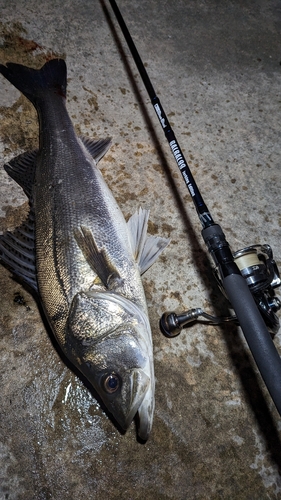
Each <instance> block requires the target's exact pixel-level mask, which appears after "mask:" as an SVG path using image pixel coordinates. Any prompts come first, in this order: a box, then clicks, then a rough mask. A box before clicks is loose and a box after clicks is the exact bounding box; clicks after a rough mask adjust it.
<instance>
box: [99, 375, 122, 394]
mask: <svg viewBox="0 0 281 500" xmlns="http://www.w3.org/2000/svg"><path fill="white" fill-rule="evenodd" d="M120 385H121V381H120V377H119V376H118V375H116V373H110V374H109V375H106V376H105V377H104V379H103V388H104V390H105V392H107V393H108V394H113V393H114V392H116V391H117V390H118V389H119V387H120Z"/></svg>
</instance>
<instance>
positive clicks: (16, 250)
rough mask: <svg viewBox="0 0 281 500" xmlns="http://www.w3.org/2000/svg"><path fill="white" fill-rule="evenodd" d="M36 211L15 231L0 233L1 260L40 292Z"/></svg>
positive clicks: (22, 279)
mask: <svg viewBox="0 0 281 500" xmlns="http://www.w3.org/2000/svg"><path fill="white" fill-rule="evenodd" d="M34 226H35V225H34V211H33V209H32V208H31V209H30V212H29V215H28V218H27V219H26V221H25V222H23V224H22V225H21V226H20V227H18V228H16V229H15V230H14V231H13V232H10V231H7V232H6V233H4V234H2V235H0V260H1V262H2V263H3V264H4V265H5V267H7V268H8V269H9V270H10V271H12V273H13V274H14V275H15V276H17V277H18V278H20V280H21V281H23V282H24V283H26V284H27V285H28V286H30V287H31V288H32V289H33V290H34V291H35V292H37V293H38V286H37V278H36V262H35V230H34Z"/></svg>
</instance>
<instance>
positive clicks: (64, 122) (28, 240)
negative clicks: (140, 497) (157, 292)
mask: <svg viewBox="0 0 281 500" xmlns="http://www.w3.org/2000/svg"><path fill="white" fill-rule="evenodd" d="M0 73H2V75H3V76H4V77H5V78H7V79H8V80H9V81H10V82H11V83H12V84H13V85H14V86H15V87H16V88H17V89H18V90H20V91H21V92H22V93H23V94H24V95H25V96H26V97H27V98H28V99H29V100H30V101H31V102H32V103H33V105H34V106H35V108H36V110H37V113H38V118H39V149H38V150H37V151H33V152H31V153H30V152H28V153H24V154H22V155H20V156H18V157H17V158H15V159H13V160H11V161H10V162H9V163H8V164H6V165H5V166H4V168H5V170H6V171H7V173H8V174H9V175H10V176H11V177H12V178H13V179H14V180H15V181H16V182H17V183H18V184H19V185H20V186H21V187H22V188H23V190H24V192H25V194H26V195H27V197H28V198H29V204H30V213H29V217H28V219H27V220H26V221H25V222H24V223H23V224H22V225H21V226H20V227H19V228H17V229H16V230H15V231H13V232H6V233H5V234H4V235H2V236H0V259H1V262H2V263H3V264H4V265H6V266H7V267H8V268H9V269H10V270H11V271H12V272H13V273H14V275H15V276H16V277H18V278H19V279H21V280H22V281H23V282H24V283H26V284H27V285H29V287H31V288H32V289H33V290H34V291H35V292H36V293H37V294H38V298H39V300H40V302H41V303H42V306H43V310H44V313H45V315H46V318H47V320H48V322H49V324H50V326H51V328H52V331H53V333H54V335H55V337H56V339H57V341H58V343H59V345H60V346H61V348H62V350H63V352H64V353H65V354H66V356H67V357H68V358H69V359H70V361H71V362H72V363H73V364H74V365H75V366H76V367H77V368H78V369H79V370H80V371H81V372H82V374H83V375H84V376H85V377H86V378H87V380H88V381H89V382H90V384H91V386H92V387H93V388H94V389H95V391H96V392H97V393H98V394H99V396H100V397H101V399H102V401H103V403H104V404H105V406H106V407H107V409H108V410H109V412H110V413H111V414H112V415H113V417H114V418H115V419H116V421H117V422H118V423H119V425H120V426H121V427H122V428H123V429H124V430H126V429H127V428H128V427H129V425H130V423H131V422H132V420H133V418H134V417H135V416H136V415H138V419H137V420H138V434H139V437H140V438H141V439H143V440H146V439H147V438H148V435H149V433H150V430H151V426H152V420H153V411H154V368H153V350H152V339H151V329H150V325H149V320H148V313H147V306H146V300H145V295H144V290H143V286H142V283H141V277H140V275H141V274H142V273H143V272H145V271H146V270H147V269H148V268H149V267H150V266H151V265H152V264H153V263H154V261H155V260H156V258H157V257H158V255H159V254H160V253H161V252H162V250H163V249H164V247H165V246H166V245H167V244H168V240H166V239H164V238H159V237H155V236H147V222H148V212H147V211H145V210H142V209H139V211H138V212H136V213H135V214H134V215H133V216H132V217H131V219H130V220H129V221H128V223H126V222H125V219H124V217H123V215H122V212H121V210H120V208H119V206H118V205H117V203H116V201H115V199H114V197H113V195H112V193H111V191H110V190H109V188H108V187H107V185H106V183H105V181H104V179H103V177H102V175H101V173H100V171H99V170H98V168H97V162H98V161H99V160H100V159H101V158H102V156H103V155H104V154H105V153H106V151H107V149H108V148H109V146H110V140H109V139H101V140H97V141H91V140H89V139H85V138H79V137H77V135H76V134H75V131H74V128H73V125H72V123H71V120H70V117H69V115H68V113H67V110H66V106H65V101H66V99H65V97H66V65H65V62H64V61H63V60H62V59H53V60H51V61H49V62H47V63H46V64H45V65H44V66H43V67H42V68H41V69H40V70H35V69H32V68H28V67H25V66H22V65H20V64H14V63H8V64H7V65H6V66H4V65H0Z"/></svg>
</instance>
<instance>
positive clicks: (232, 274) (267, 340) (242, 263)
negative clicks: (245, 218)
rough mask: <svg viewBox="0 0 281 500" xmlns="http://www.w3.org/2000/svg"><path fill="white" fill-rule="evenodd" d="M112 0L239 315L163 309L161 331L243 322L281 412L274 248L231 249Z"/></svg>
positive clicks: (220, 281)
mask: <svg viewBox="0 0 281 500" xmlns="http://www.w3.org/2000/svg"><path fill="white" fill-rule="evenodd" d="M109 2H110V5H111V7H112V10H113V12H114V14H115V17H116V19H117V21H118V23H119V26H120V28H121V31H122V33H123V35H124V38H125V40H126V42H127V45H128V47H129V49H130V52H131V54H132V56H133V59H134V61H135V63H136V66H137V68H138V71H139V74H140V76H141V78H142V81H143V83H144V86H145V88H146V90H147V92H148V95H149V97H150V100H151V103H152V105H153V107H154V110H155V112H156V115H157V117H158V120H159V122H160V124H161V127H162V129H163V132H164V134H165V137H166V139H167V141H168V143H169V145H170V148H171V151H172V154H173V156H174V159H175V161H176V163H177V165H178V168H179V170H180V172H181V174H182V177H183V180H184V182H185V184H186V186H187V188H188V190H189V193H190V195H191V198H192V200H193V203H194V205H195V208H196V211H197V214H198V217H199V219H200V222H201V224H202V228H203V229H202V237H203V239H204V241H205V244H206V246H207V249H208V251H209V253H210V255H211V257H212V259H213V262H214V274H215V277H216V280H217V283H218V285H219V287H220V289H221V291H222V292H223V293H224V295H225V296H226V298H227V299H228V300H229V302H230V304H231V306H232V308H233V310H234V312H235V316H231V317H227V318H223V317H215V316H211V315H209V314H207V313H205V312H204V311H203V310H202V309H200V308H198V309H191V310H190V311H186V312H183V313H181V314H176V313H174V312H172V313H164V314H163V316H162V318H161V320H160V325H161V329H162V331H163V333H164V334H165V335H166V336H168V337H173V336H175V335H178V334H179V333H180V331H181V330H182V328H183V327H185V326H186V325H187V324H189V323H191V322H194V321H195V320H198V318H200V319H201V318H204V320H205V321H207V322H209V323H212V324H220V323H222V322H223V321H230V320H233V321H236V322H238V324H239V325H240V327H241V329H242V331H243V334H244V336H245V339H246V341H247V343H248V345H249V348H250V350H251V352H252V355H253V357H254V359H255V362H256V364H257V367H258V369H259V371H260V373H261V375H262V378H263V380H264V382H265V384H266V386H267V389H268V391H269V393H270V395H271V397H272V399H273V401H274V403H275V406H276V408H277V410H278V412H279V414H280V415H281V359H280V356H279V354H278V352H277V349H276V348H275V345H274V343H273V336H274V335H275V333H276V332H277V331H278V329H279V319H278V316H277V314H276V312H277V311H278V310H279V309H280V307H281V302H280V301H279V299H278V297H276V296H275V292H274V289H275V288H276V287H277V286H279V285H280V284H281V280H280V277H279V272H278V268H277V266H276V263H275V261H274V259H273V254H272V250H271V247H270V246H269V245H267V244H264V245H252V246H248V247H246V248H244V249H241V250H238V251H237V252H235V253H232V252H231V249H230V246H229V244H228V242H227V240H226V238H225V235H224V233H223V230H222V228H221V227H220V225H219V224H217V223H215V222H214V220H213V218H212V216H211V214H210V211H209V210H208V208H207V205H206V204H205V202H204V200H203V197H202V195H201V193H200V191H199V188H198V186H197V184H196V182H195V179H194V178H193V175H192V173H191V171H190V168H189V166H188V163H187V161H186V159H185V157H184V154H183V152H182V150H181V148H180V146H179V143H178V141H177V139H176V136H175V134H174V131H173V130H172V127H171V125H170V123H169V120H168V118H167V115H166V113H165V111H164V109H163V106H162V104H161V102H160V99H159V97H158V96H157V94H156V92H155V90H154V87H153V85H152V83H151V81H150V78H149V76H148V74H147V71H146V69H145V67H144V64H143V62H142V59H141V57H140V55H139V53H138V51H137V48H136V46H135V44H134V41H133V39H132V37H131V35H130V32H129V30H128V28H127V26H126V23H125V21H124V19H123V16H122V14H121V12H120V10H119V8H118V6H117V3H116V1H115V0H109Z"/></svg>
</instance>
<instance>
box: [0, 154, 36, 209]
mask: <svg viewBox="0 0 281 500" xmlns="http://www.w3.org/2000/svg"><path fill="white" fill-rule="evenodd" d="M37 154H38V150H35V151H31V152H27V153H23V154H21V155H19V156H16V158H13V159H12V160H11V161H10V162H9V163H6V165H4V168H5V170H6V172H7V174H8V175H9V176H10V177H12V179H14V181H16V182H17V183H18V184H19V185H20V186H21V187H22V189H23V190H24V192H25V194H26V196H27V197H28V198H29V199H31V193H32V186H33V183H34V176H35V160H36V157H37Z"/></svg>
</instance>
